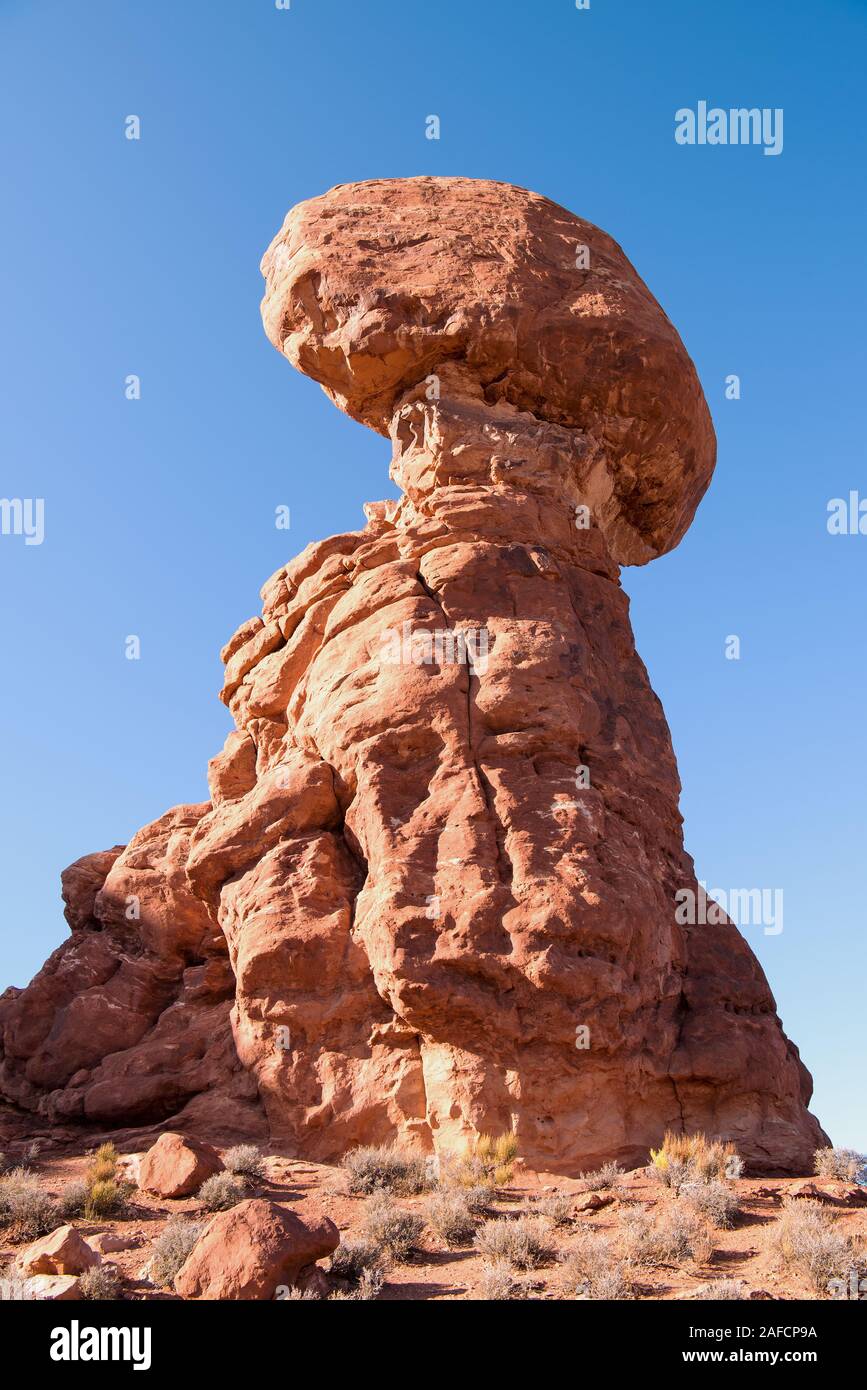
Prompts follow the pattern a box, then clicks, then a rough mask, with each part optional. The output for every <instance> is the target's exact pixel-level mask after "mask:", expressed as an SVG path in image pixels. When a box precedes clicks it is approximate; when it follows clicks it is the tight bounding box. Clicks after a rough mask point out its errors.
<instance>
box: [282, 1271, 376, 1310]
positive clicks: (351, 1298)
mask: <svg viewBox="0 0 867 1390" xmlns="http://www.w3.org/2000/svg"><path fill="white" fill-rule="evenodd" d="M384 1279H385V1273H384V1271H383V1270H382V1269H380V1268H374V1269H365V1270H364V1271H363V1272H362V1274H361V1275H360V1277H359V1280H358V1283H357V1284H356V1285H355V1286H354V1287H353V1288H351V1289H335V1290H334V1292H333V1293H330V1294H329V1295H328V1302H329V1303H349V1302H351V1303H372V1302H373V1301H374V1300H375V1299H377V1298H379V1295H380V1293H381V1292H382V1285H383V1282H384ZM313 1296H314V1297H315V1294H314V1295H313ZM289 1297H290V1298H291V1297H292V1295H291V1294H290V1295H289Z"/></svg>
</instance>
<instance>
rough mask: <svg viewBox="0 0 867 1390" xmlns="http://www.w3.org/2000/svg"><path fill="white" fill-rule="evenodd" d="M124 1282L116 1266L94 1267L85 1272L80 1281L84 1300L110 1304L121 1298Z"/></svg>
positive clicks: (80, 1289) (80, 1290)
mask: <svg viewBox="0 0 867 1390" xmlns="http://www.w3.org/2000/svg"><path fill="white" fill-rule="evenodd" d="M122 1288H123V1280H122V1279H121V1277H120V1272H119V1270H118V1269H117V1266H116V1265H111V1264H108V1265H93V1266H91V1268H90V1269H87V1270H85V1272H84V1274H82V1276H81V1278H80V1279H79V1281H78V1289H79V1293H80V1295H81V1297H82V1298H87V1299H91V1300H92V1301H93V1302H99V1303H108V1302H111V1301H113V1300H114V1299H117V1298H120V1293H121V1289H122Z"/></svg>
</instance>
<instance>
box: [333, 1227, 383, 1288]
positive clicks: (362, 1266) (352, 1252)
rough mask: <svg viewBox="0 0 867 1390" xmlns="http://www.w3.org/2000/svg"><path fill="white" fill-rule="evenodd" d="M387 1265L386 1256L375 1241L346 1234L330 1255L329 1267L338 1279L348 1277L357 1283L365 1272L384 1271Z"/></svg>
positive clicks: (351, 1281)
mask: <svg viewBox="0 0 867 1390" xmlns="http://www.w3.org/2000/svg"><path fill="white" fill-rule="evenodd" d="M387 1266H388V1256H387V1255H386V1253H385V1251H384V1250H383V1249H382V1248H381V1247H380V1246H379V1245H377V1243H376V1241H374V1240H371V1239H370V1238H364V1237H361V1236H347V1237H346V1239H345V1240H341V1242H340V1244H339V1245H338V1247H337V1249H336V1250H335V1251H334V1253H333V1254H332V1256H331V1260H330V1262H329V1269H330V1271H331V1273H332V1274H336V1275H337V1277H338V1279H348V1280H349V1281H350V1283H353V1284H357V1283H358V1282H359V1281H360V1280H361V1279H362V1277H363V1276H364V1275H365V1274H370V1273H371V1272H373V1271H377V1270H379V1271H380V1272H382V1271H384V1270H385V1269H386V1268H387Z"/></svg>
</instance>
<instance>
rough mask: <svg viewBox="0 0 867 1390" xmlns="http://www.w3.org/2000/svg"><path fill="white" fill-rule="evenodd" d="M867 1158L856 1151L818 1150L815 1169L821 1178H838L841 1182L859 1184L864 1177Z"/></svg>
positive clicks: (814, 1162)
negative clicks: (859, 1180)
mask: <svg viewBox="0 0 867 1390" xmlns="http://www.w3.org/2000/svg"><path fill="white" fill-rule="evenodd" d="M865 1166H867V1158H865V1157H864V1155H863V1154H859V1153H856V1152H855V1150H854V1149H830V1148H829V1149H817V1150H816V1152H815V1153H814V1155H813V1168H814V1171H815V1172H816V1174H817V1176H818V1177H820V1178H838V1179H839V1180H840V1181H841V1182H857V1181H858V1178H859V1177H861V1176H862V1174H863V1172H864V1169H865Z"/></svg>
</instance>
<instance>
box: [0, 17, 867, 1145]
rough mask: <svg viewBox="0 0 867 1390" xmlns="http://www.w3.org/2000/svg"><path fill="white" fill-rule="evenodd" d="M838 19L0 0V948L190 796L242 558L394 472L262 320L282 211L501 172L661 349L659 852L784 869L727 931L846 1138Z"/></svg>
mask: <svg viewBox="0 0 867 1390" xmlns="http://www.w3.org/2000/svg"><path fill="white" fill-rule="evenodd" d="M865 39H867V5H865V4H864V3H854V0H850V3H845V2H844V0H823V3H821V4H818V3H807V2H806V0H778V2H775V0H764V3H761V4H758V3H756V0H731V2H730V3H727V4H725V5H697V4H695V3H694V0H670V3H666V2H665V0H663V2H661V3H651V0H618V3H615V2H614V0H591V7H590V9H589V10H588V11H578V10H576V8H575V6H574V4H573V3H572V0H532V3H530V0H527V3H518V0H512V2H511V3H496V0H477V3H474V4H472V5H470V4H467V3H466V0H436V3H434V0H430V3H421V2H420V0H415V3H413V2H412V0H368V2H367V3H364V4H362V3H355V0H292V4H291V8H290V9H289V10H288V11H278V10H277V9H276V8H275V5H274V3H273V0H211V3H209V2H208V0H185V3H184V4H183V5H179V4H177V3H176V0H148V2H147V3H144V0H88V4H87V5H69V4H66V3H62V0H42V3H40V4H38V5H34V4H33V3H32V0H0V115H2V120H0V128H2V132H3V137H2V138H3V167H4V176H5V184H6V194H7V196H6V198H5V199H4V216H3V222H2V227H0V237H2V242H3V254H2V257H0V281H2V295H3V303H4V306H5V311H4V315H3V329H2V339H0V393H2V397H3V399H2V410H0V422H2V424H0V428H2V450H0V495H2V496H4V497H43V498H44V499H45V540H44V543H43V544H42V545H41V546H25V545H24V543H23V539H22V538H21V537H20V536H0V605H2V610H0V611H2V629H0V631H2V652H3V663H4V667H3V669H4V679H3V681H2V683H0V715H2V730H3V758H2V767H3V772H4V788H5V794H4V795H3V797H2V805H0V817H2V826H0V856H2V858H0V929H2V937H0V988H2V986H3V985H5V984H8V983H15V984H18V985H21V984H24V983H25V982H26V981H27V980H28V979H29V978H30V976H31V975H32V974H33V973H34V971H35V970H36V969H37V968H38V967H39V965H40V964H41V963H42V961H43V959H44V957H45V956H46V955H47V953H48V952H49V951H50V950H51V949H52V948H53V947H54V946H55V945H56V944H57V943H58V942H59V941H60V940H61V939H62V937H63V935H64V932H65V924H64V922H63V919H62V916H61V904H60V898H59V873H60V870H61V868H63V867H64V866H65V865H66V864H68V863H70V862H71V861H72V860H73V859H75V858H77V857H78V856H79V855H81V854H85V853H87V852H89V851H91V850H96V849H101V848H104V847H105V846H108V845H111V844H115V843H120V842H123V841H125V840H126V839H128V838H129V836H130V835H131V834H132V833H133V832H134V831H135V830H136V829H137V828H138V827H139V826H141V825H143V824H144V823H146V822H147V821H148V820H150V819H152V818H153V817H154V816H156V815H158V814H159V813H161V812H162V811H163V810H165V809H166V808H167V807H169V806H171V805H173V804H175V803H176V802H180V801H194V800H200V799H204V798H205V796H206V794H207V793H206V781H205V770H206V764H207V760H208V758H209V757H211V756H212V755H213V754H214V753H215V752H216V751H217V750H218V749H219V748H220V746H221V745H222V742H223V738H224V736H225V733H226V731H227V729H228V727H229V718H228V715H227V713H226V711H225V710H224V709H223V707H222V705H220V704H219V702H218V700H217V698H216V691H217V689H218V687H219V684H220V677H221V667H220V663H219V655H218V653H219V648H220V646H221V645H222V644H223V643H224V642H225V640H226V639H227V637H228V636H229V635H230V634H231V633H232V631H233V630H234V628H235V627H236V626H237V625H238V624H239V623H240V622H241V621H243V620H244V619H245V618H247V617H248V616H250V615H251V614H252V613H254V612H256V611H258V590H259V587H260V585H261V584H262V582H263V581H264V580H265V578H266V577H267V576H268V575H269V574H271V573H272V571H273V570H275V569H276V568H277V567H278V566H279V565H280V564H282V563H283V562H284V561H285V560H286V559H288V558H289V557H290V556H291V555H292V554H295V553H296V552H297V551H299V550H300V549H302V548H303V546H304V545H306V544H307V542H308V541H309V540H311V539H315V538H317V537H322V536H326V535H329V534H332V533H333V532H336V531H340V530H346V529H354V528H356V527H358V526H359V525H361V524H363V517H362V513H361V504H362V502H363V501H365V500H368V499H373V498H377V497H383V496H387V495H392V494H393V488H392V486H391V484H390V483H389V482H388V480H387V462H388V446H387V443H386V441H385V440H383V439H380V438H379V437H377V436H375V435H373V434H371V433H370V432H369V431H366V430H364V429H362V428H361V427H360V426H357V425H355V424H353V423H352V422H351V421H349V420H348V419H346V418H345V417H342V416H341V415H340V414H339V413H338V412H337V411H336V410H335V409H334V407H333V406H332V405H331V404H330V403H329V402H328V401H327V400H326V398H325V396H324V395H322V393H321V392H320V391H319V390H318V389H317V388H316V387H315V386H314V385H313V384H312V383H311V382H309V381H306V380H305V379H303V378H302V377H300V376H298V375H297V374H295V373H294V372H293V371H292V370H291V368H290V367H289V366H288V365H287V364H286V363H285V362H284V361H283V360H282V359H281V358H280V357H279V356H278V354H277V353H276V352H275V351H274V350H273V348H272V347H271V346H270V345H269V344H268V342H267V341H266V339H265V336H264V333H263V331H262V328H261V324H260V320H259V313H258V303H259V299H260V297H261V278H260V275H259V270H258V262H259V258H260V255H261V253H262V251H263V250H264V249H265V247H266V246H267V244H268V242H269V241H270V239H271V237H272V236H273V235H274V233H275V232H276V230H277V229H278V227H279V226H280V223H281V221H282V219H283V216H284V214H285V212H286V211H287V209H288V208H289V207H291V206H292V205H293V204H294V203H296V202H298V201H299V200H300V199H302V198H306V197H310V196H312V195H314V194H317V193H320V192H322V191H324V190H325V189H326V188H328V187H330V186H331V185H333V184H335V183H344V182H349V181H353V180H356V179H364V178H371V177H399V176H406V175H412V174H419V173H432V174H438V173H443V174H463V175H469V176H474V177H484V178H495V179H503V180H507V181H509V182H512V183H517V184H522V185H524V186H526V187H530V188H533V189H536V190H537V191H539V192H542V193H545V194H547V195H548V196H549V197H551V198H554V199H555V200H556V201H558V202H561V203H563V204H564V205H565V206H566V207H568V208H570V209H572V210H573V211H574V212H576V213H579V214H580V215H581V216H583V217H586V218H588V219H589V220H591V221H593V222H596V223H597V224H599V225H600V226H601V227H603V228H605V230H606V231H608V232H609V233H611V235H612V236H614V237H615V239H616V240H618V241H619V242H620V243H621V245H622V246H623V248H624V250H625V251H626V253H627V255H628V256H629V257H630V258H631V260H632V261H633V263H634V264H635V266H636V267H637V269H638V270H639V272H640V274H641V275H642V276H643V277H644V278H645V280H646V281H647V282H648V284H649V285H650V287H651V289H652V290H653V292H654V293H655V295H656V296H657V298H658V299H659V300H660V302H661V303H662V305H663V307H664V308H665V309H666V311H667V313H668V314H669V316H670V317H671V318H672V320H673V321H674V323H675V324H676V325H677V327H678V329H679V330H680V332H681V335H682V336H683V338H684V341H685V343H686V345H687V348H688V349H689V351H690V353H691V354H692V356H693V358H694V360H695V362H696V365H697V367H698V370H699V374H700V376H701V379H702V382H703V384H704V387H705V391H706V393H707V396H708V400H709V403H710V406H711V410H712V412H713V416H714V420H715V423H716V427H717V432H718V437H719V462H718V466H717V473H716V477H715V480H714V483H713V485H712V487H711V490H710V492H709V494H708V496H707V498H706V499H705V501H704V502H703V504H702V506H701V508H700V510H699V513H698V516H697V518H696V520H695V522H694V524H693V526H692V529H691V531H690V532H689V534H688V536H687V537H686V539H685V540H684V541H683V543H682V544H681V546H680V547H679V549H678V550H676V551H675V552H674V553H673V554H672V555H670V556H667V557H665V558H664V559H662V560H659V561H656V562H655V563H654V564H652V565H651V566H649V567H647V568H646V569H643V570H627V571H625V573H624V583H625V585H626V587H627V589H628V591H629V593H630V594H631V596H632V600H633V609H632V611H633V620H634V625H635V630H636V637H637V641H638V647H639V651H640V652H641V654H642V656H643V658H644V660H645V662H646V663H647V666H648V669H649V671H650V675H651V679H652V681H653V684H654V686H655V688H656V690H657V692H658V693H659V695H660V697H661V698H662V700H663V703H664V705H665V709H666V712H667V715H668V719H669V722H670V725H671V729H672V734H673V738H674V744H675V749H676V752H677V755H678V759H679V764H680V770H681V777H682V780H683V785H684V791H683V798H682V809H683V812H684V815H685V817H686V835H687V847H688V848H689V850H690V851H691V853H692V854H693V855H694V857H695V860H696V867H697V870H698V873H699V876H700V877H702V878H705V879H706V880H707V881H708V883H709V884H710V885H711V886H716V885H719V886H721V887H733V886H740V887H751V886H759V887H761V886H766V887H782V888H783V890H784V894H785V928H784V931H783V933H782V934H781V935H778V936H764V935H763V934H762V932H761V929H760V928H759V929H755V928H752V929H749V930H748V931H747V933H746V934H747V936H748V938H749V940H750V942H751V944H752V945H753V947H754V948H755V950H756V951H757V953H758V955H759V957H760V958H761V960H762V962H763V964H764V966H765V968H766V970H767V972H768V975H769V978H770V981H771V985H772V987H773V989H774V992H775V994H776V997H777V1002H778V1007H779V1010H780V1013H781V1015H782V1018H783V1021H784V1024H785V1026H786V1029H787V1031H788V1032H789V1034H790V1036H791V1037H793V1038H794V1039H795V1041H796V1042H797V1043H798V1045H799V1047H800V1048H801V1052H802V1055H803V1057H804V1059H805V1061H806V1062H807V1065H808V1066H809V1067H810V1069H811V1070H812V1071H813V1074H814V1077H815V1081H816V1095H815V1097H814V1102H813V1108H814V1110H815V1111H816V1113H817V1114H818V1115H819V1117H820V1118H821V1120H822V1121H823V1123H824V1125H825V1127H826V1129H828V1131H829V1132H830V1133H831V1135H832V1138H833V1139H834V1141H835V1142H837V1143H843V1144H850V1145H855V1146H860V1147H861V1148H867V1106H865V1100H864V1087H863V1050H864V1044H863V1036H864V1033H863V1020H862V1017H861V1013H860V1011H861V1008H862V1007H863V996H864V976H865V963H867V962H865V954H867V953H865V945H864V924H865V909H864V892H863V886H862V884H861V869H862V867H863V866H864V862H865V849H864V846H865V819H867V817H865V804H864V803H865V795H864V788H865V777H867V752H865V739H864V692H865V687H867V656H865V641H864V574H865V566H867V536H836V537H832V536H829V535H828V532H827V529H826V508H827V503H828V501H829V499H831V498H833V497H838V496H847V495H848V493H849V491H850V489H859V490H860V493H861V495H863V496H865V497H867V466H865V444H864V418H863V407H862V402H863V399H864V378H865V360H864V332H863V323H864V317H865V289H864V287H865V276H864V245H865V238H864V231H865V225H864V224H865V217H864V213H865V192H864V179H863V148H862V142H863V125H864V123H863V85H862V73H863V69H864V64H865V56H867V54H865V49H867V42H865ZM700 100H707V101H708V102H709V104H710V105H712V106H713V105H718V106H721V107H724V108H728V107H732V106H758V107H772V108H776V107H782V108H783V110H784V113H785V119H784V132H785V138H784V148H783V152H782V153H781V154H780V155H779V156H777V157H768V156H765V155H764V154H763V152H762V150H761V148H756V147H743V146H727V147H710V146H704V147H699V146H693V147H689V146H680V145H678V144H676V143H675V140H674V128H675V119H674V113H675V111H676V110H677V109H678V108H681V107H685V106H691V107H695V106H696V105H697V103H698V102H699V101H700ZM130 114H136V115H138V116H139V117H140V119H141V139H140V140H139V141H137V142H134V141H128V140H126V139H125V138H124V120H125V118H126V117H127V116H128V115H130ZM430 114H437V115H439V117H440V120H441V138H440V140H439V141H431V140H427V139H426V138H425V118H426V117H427V116H428V115H430ZM129 373H136V374H138V375H139V376H140V378H141V383H142V398H141V400H140V401H135V402H130V401H127V400H126V399H125V397H124V379H125V377H126V376H127V374H129ZM729 373H736V374H738V375H739V376H740V378H741V399H740V400H737V401H729V400H726V399H725V394H724V382H725V377H726V376H727V374H729ZM280 504H285V505H288V506H289V507H290V508H291V516H292V528H291V531H290V532H289V533H288V536H287V533H286V532H285V531H279V530H277V529H276V528H275V526H274V509H275V507H276V506H278V505H280ZM131 633H135V634H138V635H139V636H140V638H141V643H142V658H141V660H140V661H128V660H126V659H125V656H124V639H125V637H126V636H127V635H128V634H131ZM730 634H737V635H738V636H739V637H740V639H741V659H740V660H739V661H729V660H726V659H725V655H724V644H725V639H726V637H727V636H728V635H730Z"/></svg>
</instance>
